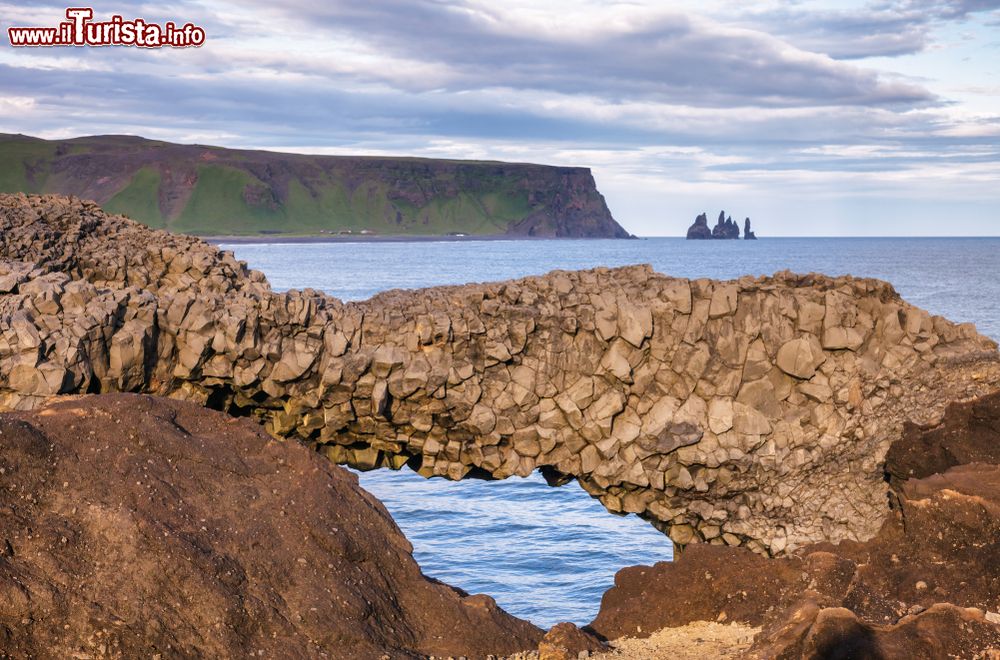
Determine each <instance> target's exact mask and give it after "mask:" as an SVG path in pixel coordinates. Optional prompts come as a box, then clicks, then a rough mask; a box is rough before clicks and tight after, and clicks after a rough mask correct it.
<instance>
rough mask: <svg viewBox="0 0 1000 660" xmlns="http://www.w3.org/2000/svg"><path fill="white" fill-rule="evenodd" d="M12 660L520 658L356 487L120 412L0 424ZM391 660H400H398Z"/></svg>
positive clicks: (2, 648) (4, 604)
mask: <svg viewBox="0 0 1000 660" xmlns="http://www.w3.org/2000/svg"><path fill="white" fill-rule="evenodd" d="M0 439H2V440H0V442H2V445H3V451H2V452H0V472H2V475H3V477H2V479H3V488H2V489H0V655H2V656H3V657H12V658H20V657H50V658H93V657H109V658H111V657H119V658H121V657H124V658H139V657H145V658H150V657H170V658H174V657H219V658H247V657H257V656H262V657H269V658H274V657H286V658H287V657H295V658H306V657H316V658H319V657H327V658H379V657H391V658H417V657H426V656H427V655H439V656H453V657H457V656H466V657H476V658H483V657H485V656H487V655H499V654H509V653H513V652H517V651H523V650H525V649H531V648H534V647H535V646H536V645H537V644H538V641H539V639H540V638H541V636H542V632H541V631H540V630H538V629H537V628H535V627H534V626H532V625H531V624H529V623H527V622H526V621H521V620H519V619H515V618H513V617H511V616H509V615H508V614H506V613H504V612H503V611H502V610H500V609H499V608H498V607H497V606H496V604H495V603H494V602H493V600H492V599H491V598H489V597H488V596H468V595H465V594H463V593H461V592H459V591H457V590H455V589H452V588H451V587H448V586H446V585H444V584H441V583H440V582H437V581H434V580H430V579H427V578H425V577H424V576H423V575H422V574H421V572H420V567H419V566H417V564H416V562H414V560H413V558H412V556H411V554H410V553H411V547H410V544H409V543H408V542H407V540H406V539H405V538H404V537H403V535H402V533H401V532H400V531H399V529H398V528H397V527H396V525H395V524H394V523H393V521H392V519H391V518H390V517H389V514H388V513H387V512H386V511H385V509H384V508H383V507H382V505H381V504H380V503H379V502H378V501H377V500H376V499H375V498H373V497H372V496H371V495H369V494H368V493H366V492H365V491H363V490H362V489H361V488H360V487H359V486H358V482H357V478H356V477H355V476H353V475H351V474H350V473H348V472H346V471H345V470H343V469H341V468H339V467H337V466H335V465H333V464H331V463H330V462H329V461H327V460H324V459H323V458H322V457H320V456H318V455H317V454H316V453H315V452H312V451H309V449H308V448H306V447H304V446H302V445H300V444H298V443H295V442H287V441H280V440H275V439H274V438H272V437H270V436H268V435H267V434H266V433H264V432H263V430H262V429H261V428H260V426H259V425H257V424H254V423H252V422H251V421H249V420H238V419H233V418H231V417H228V416H226V415H223V414H221V413H219V412H215V411H211V410H205V409H204V408H202V407H200V406H197V405H194V404H192V403H186V402H181V401H170V400H167V399H162V398H156V397H150V396H142V395H133V394H111V395H102V396H98V397H82V398H78V399H70V400H62V401H59V402H57V403H55V404H53V405H50V406H48V407H45V408H43V409H41V410H37V411H33V412H21V413H4V414H0ZM383 654H386V655H385V656H383Z"/></svg>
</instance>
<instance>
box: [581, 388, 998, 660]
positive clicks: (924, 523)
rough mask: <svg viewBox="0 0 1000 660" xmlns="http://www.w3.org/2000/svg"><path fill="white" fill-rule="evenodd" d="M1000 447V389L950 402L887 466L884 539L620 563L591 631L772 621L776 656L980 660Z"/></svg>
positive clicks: (993, 614)
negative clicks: (770, 554) (775, 552)
mask: <svg viewBox="0 0 1000 660" xmlns="http://www.w3.org/2000/svg"><path fill="white" fill-rule="evenodd" d="M997 447H1000V393H998V394H994V395H990V396H987V397H983V398H982V399H979V400H978V401H974V402H968V403H962V404H956V405H953V406H951V407H950V408H949V409H948V411H947V413H946V414H945V416H944V419H943V420H942V421H941V423H940V424H937V425H933V426H925V427H919V426H915V425H907V427H906V430H905V433H904V436H903V438H902V439H901V440H899V441H897V443H896V444H895V445H894V446H893V447H892V448H891V449H890V451H889V459H888V463H887V473H888V474H891V475H892V476H893V481H892V483H893V490H892V498H893V501H894V502H895V508H894V511H893V515H892V516H890V518H889V519H888V520H887V521H886V522H885V524H884V526H883V528H882V530H881V531H880V532H879V534H878V535H877V536H876V537H875V538H873V539H872V540H870V541H867V542H854V541H845V542H842V543H840V544H837V545H833V544H829V543H823V544H818V545H813V546H811V547H808V548H804V549H802V550H801V551H799V552H797V553H795V554H793V555H791V556H788V557H784V558H780V559H768V558H764V557H760V556H755V555H753V554H751V553H749V552H747V551H746V550H744V549H742V548H728V547H724V546H716V547H711V546H692V547H690V548H688V549H686V550H685V551H684V553H683V554H682V555H681V557H680V558H679V559H678V560H677V561H675V562H673V563H660V564H656V565H655V566H652V567H648V566H636V567H631V568H627V569H623V570H622V571H620V572H619V573H618V575H617V576H616V577H615V586H614V587H613V588H612V589H611V590H609V591H608V592H607V593H606V594H605V595H604V599H603V601H602V604H601V611H600V613H599V614H598V616H597V618H596V619H595V620H594V622H593V623H592V624H591V628H592V629H593V630H594V631H595V632H596V633H598V634H599V635H601V636H602V637H604V638H606V639H614V638H617V637H621V636H623V635H630V636H648V635H649V634H652V633H653V632H655V631H657V630H659V629H662V628H664V627H677V626H682V625H685V624H687V623H690V622H692V621H698V620H703V621H715V620H726V621H738V622H742V623H746V624H749V625H753V626H764V627H765V630H764V632H763V633H762V634H761V635H760V636H759V637H758V639H757V641H756V644H755V647H754V649H753V651H754V652H753V653H752V654H751V655H753V656H754V657H768V658H772V657H782V658H784V657H787V658H798V657H806V658H826V657H833V656H831V655H830V653H831V652H832V651H831V649H838V650H839V652H841V653H846V655H837V656H836V657H864V658H897V657H899V658H902V657H926V658H937V657H973V656H976V655H977V654H981V653H983V652H985V650H987V649H990V648H998V647H1000V625H998V624H1000V614H998V610H1000V544H998V543H996V542H995V541H996V539H997V538H1000V460H998V456H997V453H996V452H997ZM938 470H941V472H938ZM910 475H913V476H910ZM908 477H909V478H908ZM917 477H922V478H917ZM968 608H971V609H968ZM848 651H850V653H848ZM852 654H853V655H852Z"/></svg>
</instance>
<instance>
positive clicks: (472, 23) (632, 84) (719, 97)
mask: <svg viewBox="0 0 1000 660" xmlns="http://www.w3.org/2000/svg"><path fill="white" fill-rule="evenodd" d="M258 6H259V8H260V10H261V11H263V12H273V11H274V9H273V8H271V9H269V7H273V5H271V4H270V3H268V4H267V5H263V4H260V5H258ZM282 13H283V15H284V17H285V19H286V20H287V18H288V16H289V15H291V16H295V17H297V18H298V19H299V20H300V29H306V26H308V29H309V31H310V34H312V35H313V36H317V34H318V33H319V34H323V35H324V36H325V37H326V38H332V39H337V38H338V37H346V38H349V39H351V40H360V42H361V43H362V45H363V46H365V47H369V48H373V49H377V50H378V51H379V52H384V53H388V54H389V55H390V56H391V57H393V58H398V59H406V60H411V61H418V62H422V63H425V64H434V65H437V66H438V67H440V69H439V70H438V72H437V73H436V75H433V76H430V77H429V78H427V79H422V78H421V77H420V76H413V77H411V78H409V79H408V80H407V81H406V83H405V86H406V87H407V88H408V89H410V90H412V91H415V92H428V91H432V90H441V89H443V90H447V91H451V92H460V91H468V90H470V89H481V88H483V87H484V86H492V87H503V88H511V89H544V90H546V91H551V92H559V93H564V94H578V93H587V94H598V95H603V96H608V97H612V98H626V99H648V100H657V101H661V102H670V103H675V104H680V103H683V104H688V105H696V106H712V105H716V104H726V105H766V106H773V107H785V106H802V105H829V104H852V105H888V104H921V103H927V102H930V101H932V100H933V95H932V94H930V93H929V92H927V91H926V90H924V89H922V88H920V87H918V86H916V85H912V84H908V83H903V82H899V81H893V80H886V79H883V78H882V77H880V76H879V75H878V74H876V73H875V72H873V71H870V70H866V69H862V68H858V67H855V66H852V65H848V64H845V63H842V62H837V61H835V60H833V59H831V58H829V57H827V56H825V55H822V54H817V53H812V52H808V51H804V50H800V49H797V48H795V47H792V46H790V45H789V44H788V43H786V42H783V41H781V40H779V39H777V38H775V37H773V36H770V35H768V34H766V33H764V32H761V31H755V30H749V29H745V28H731V27H726V26H724V25H721V24H719V23H717V22H714V21H710V20H708V19H705V18H700V17H698V16H695V15H688V14H681V13H676V12H664V11H662V10H655V9H649V8H643V9H639V8H633V9H622V7H621V6H616V7H614V8H613V10H605V11H601V10H595V11H593V12H589V13H586V14H583V15H581V16H580V17H577V18H573V17H572V16H569V17H567V18H566V19H565V21H564V22H563V24H562V25H561V26H559V27H555V26H553V25H552V23H551V21H550V20H548V19H550V18H551V17H545V16H542V17H539V16H537V15H524V14H523V13H517V12H504V11H502V10H499V9H496V8H493V7H488V6H486V5H480V4H474V3H472V2H458V3H452V4H445V3H442V2H437V1H434V0H417V1H413V0H405V1H404V0H372V1H371V2H366V3H356V2H347V1H335V2H329V3H323V4H317V3H312V2H306V1H305V0H291V1H290V2H286V3H283V4H282ZM385 79H386V80H387V81H389V82H392V81H393V79H392V73H391V72H387V74H386V76H385ZM396 82H397V83H398V82H399V81H396Z"/></svg>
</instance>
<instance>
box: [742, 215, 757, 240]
mask: <svg viewBox="0 0 1000 660" xmlns="http://www.w3.org/2000/svg"><path fill="white" fill-rule="evenodd" d="M743 240H745V241H756V240H757V234H755V233H753V231H752V230H751V229H750V218H747V219H746V220H745V221H744V222H743Z"/></svg>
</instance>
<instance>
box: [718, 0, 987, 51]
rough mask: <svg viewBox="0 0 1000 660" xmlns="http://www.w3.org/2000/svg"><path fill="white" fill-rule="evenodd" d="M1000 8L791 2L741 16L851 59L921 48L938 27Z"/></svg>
mask: <svg viewBox="0 0 1000 660" xmlns="http://www.w3.org/2000/svg"><path fill="white" fill-rule="evenodd" d="M997 9H1000V0H897V1H892V2H871V3H868V4H866V5H863V6H861V7H855V8H849V9H838V10H806V9H804V8H802V7H801V6H798V5H792V6H784V7H781V8H778V9H766V10H763V11H753V10H749V11H747V12H746V13H744V14H743V15H742V16H739V17H738V18H737V22H739V23H741V24H744V25H747V26H750V27H754V28H756V29H762V30H769V31H771V32H772V33H774V34H776V35H779V36H781V37H782V38H783V39H786V40H788V41H789V42H790V43H794V44H795V45H796V46H798V47H800V48H803V49H806V50H810V51H815V52H820V53H826V54H827V55H829V56H830V57H833V58H836V59H842V60H849V59H861V58H866V57H892V56H898V55H909V54H913V53H918V52H920V51H923V50H926V49H927V48H929V47H930V45H931V43H932V42H933V31H934V29H935V28H937V27H940V26H941V25H943V24H946V23H949V22H954V21H963V20H965V19H967V18H969V17H970V16H971V15H972V14H979V13H985V12H991V11H995V10H997Z"/></svg>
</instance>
